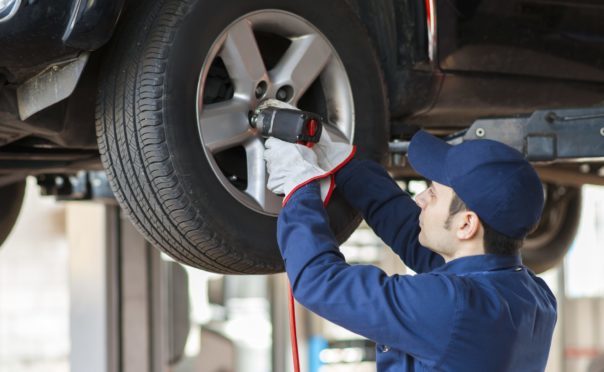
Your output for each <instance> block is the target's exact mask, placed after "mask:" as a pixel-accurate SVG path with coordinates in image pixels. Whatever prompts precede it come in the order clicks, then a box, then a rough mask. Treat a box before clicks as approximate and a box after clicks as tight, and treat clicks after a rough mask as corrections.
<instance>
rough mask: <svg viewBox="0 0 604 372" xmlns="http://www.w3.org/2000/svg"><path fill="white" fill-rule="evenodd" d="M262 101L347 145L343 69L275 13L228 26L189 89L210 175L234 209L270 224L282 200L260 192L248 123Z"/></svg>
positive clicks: (259, 161) (329, 50)
mask: <svg viewBox="0 0 604 372" xmlns="http://www.w3.org/2000/svg"><path fill="white" fill-rule="evenodd" d="M268 98H280V99H281V100H283V101H285V102H288V103H290V104H293V105H295V106H298V107H300V108H301V109H303V110H308V111H314V112H319V113H321V114H322V115H323V116H324V117H325V118H327V120H328V121H329V122H330V124H333V125H334V127H336V128H337V130H338V131H340V132H341V133H342V134H343V135H344V136H345V137H346V138H347V139H348V141H351V139H352V138H353V135H354V103H353V97H352V89H351V87H350V81H349V79H348V76H347V74H346V71H345V68H344V64H343V63H342V61H341V59H340V58H339V56H338V55H337V53H336V51H335V49H334V48H333V46H332V45H331V43H329V41H328V40H327V38H326V37H325V36H324V35H323V34H322V33H321V32H320V31H319V30H318V29H316V28H315V27H314V26H313V25H312V24H310V23H309V22H308V21H306V20H305V19H303V18H301V17H299V16H297V15H295V14H293V13H289V12H285V11H279V10H263V11H257V12H253V13H249V14H247V15H245V16H242V17H241V18H239V19H237V20H236V21H234V22H233V23H231V24H230V25H229V26H228V27H227V28H226V29H225V30H224V31H223V32H222V33H221V34H220V36H219V37H218V38H217V39H216V41H215V42H214V44H213V45H212V47H211V48H210V51H209V53H208V55H207V57H206V60H205V61H204V63H203V65H202V69H201V72H200V75H199V80H198V84H197V126H198V129H199V136H200V139H201V144H202V147H203V150H204V152H205V155H206V157H207V159H208V160H209V162H210V166H211V168H212V170H213V172H214V174H215V175H216V177H217V178H218V180H219V181H220V183H221V184H222V186H223V187H224V188H225V189H226V190H227V191H228V192H229V193H230V194H231V195H232V196H233V197H234V198H235V199H236V200H237V201H239V202H240V203H241V204H243V205H245V206H246V207H248V208H250V209H253V210H254V211H256V212H259V213H262V214H265V215H270V216H276V215H277V214H278V213H279V210H280V209H281V201H282V198H281V197H279V196H276V195H274V194H273V193H272V192H271V191H270V190H268V189H267V188H266V181H267V178H268V174H267V172H266V166H265V163H264V159H263V155H264V140H263V139H262V137H261V136H260V135H259V134H258V133H257V131H256V130H255V129H253V128H251V127H250V125H249V122H248V115H249V113H250V112H251V111H253V110H254V109H255V108H256V107H257V106H258V105H259V103H260V102H262V101H263V100H265V99H268ZM329 130H330V131H331V129H329Z"/></svg>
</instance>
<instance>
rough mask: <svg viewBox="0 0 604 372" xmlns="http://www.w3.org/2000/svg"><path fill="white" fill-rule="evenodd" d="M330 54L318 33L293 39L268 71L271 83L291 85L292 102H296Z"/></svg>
mask: <svg viewBox="0 0 604 372" xmlns="http://www.w3.org/2000/svg"><path fill="white" fill-rule="evenodd" d="M331 54H332V51H331V47H330V46H329V45H328V44H327V43H326V42H325V41H324V40H323V38H322V37H320V36H319V35H314V34H310V35H305V36H302V37H299V38H296V39H294V40H293V41H292V44H291V45H290V46H289V48H288V49H287V51H286V52H285V54H284V55H283V57H282V58H281V60H280V61H279V63H278V64H277V66H275V68H274V69H273V70H272V71H271V73H270V75H271V79H272V81H273V84H274V85H276V86H283V85H285V84H287V85H291V86H292V87H293V88H294V96H293V98H292V102H294V103H295V102H297V101H298V99H300V97H302V96H303V95H304V93H305V92H306V90H307V89H308V87H309V86H310V85H311V84H312V83H313V81H315V79H316V78H317V76H319V74H320V73H321V72H322V71H323V69H324V68H325V66H326V65H327V63H328V62H329V60H330V58H331Z"/></svg>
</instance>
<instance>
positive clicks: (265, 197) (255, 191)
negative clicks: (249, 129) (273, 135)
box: [245, 138, 282, 213]
mask: <svg viewBox="0 0 604 372" xmlns="http://www.w3.org/2000/svg"><path fill="white" fill-rule="evenodd" d="M245 153H246V157H247V188H246V189H245V192H246V193H247V194H248V195H249V196H251V197H252V198H253V199H254V200H256V202H257V203H258V204H259V205H260V206H261V207H262V209H264V210H265V211H266V212H273V213H278V212H279V210H280V209H281V200H282V198H281V197H279V196H277V195H275V194H273V193H272V192H271V191H270V190H268V189H267V188H266V181H267V179H268V173H267V172H266V165H265V163H264V158H263V155H264V145H263V144H262V141H261V140H260V139H259V138H255V139H253V140H251V141H249V142H248V143H247V144H246V145H245Z"/></svg>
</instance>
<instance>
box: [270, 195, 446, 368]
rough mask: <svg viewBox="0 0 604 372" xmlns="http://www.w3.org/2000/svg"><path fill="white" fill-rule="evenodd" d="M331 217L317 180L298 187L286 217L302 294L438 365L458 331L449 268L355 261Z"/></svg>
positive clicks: (311, 305)
mask: <svg viewBox="0 0 604 372" xmlns="http://www.w3.org/2000/svg"><path fill="white" fill-rule="evenodd" d="M327 218H328V217H327V214H326V212H325V209H324V208H323V204H322V202H321V198H320V194H319V189H318V187H317V185H316V183H311V184H309V185H306V186H304V187H302V188H301V189H300V190H298V191H296V193H294V194H293V196H292V198H291V199H290V200H289V201H288V203H287V204H286V205H285V207H284V208H283V210H282V211H281V213H280V215H279V218H278V222H277V238H278V243H279V248H280V250H281V254H282V256H283V259H284V261H285V268H286V271H287V275H288V277H289V280H290V283H291V285H292V289H293V292H294V296H295V298H296V299H297V300H298V301H299V302H300V303H301V304H302V305H304V306H305V307H307V308H308V309H309V310H311V311H313V312H315V313H316V314H318V315H320V316H322V317H324V318H326V319H328V320H330V321H332V322H334V323H336V324H338V325H340V326H342V327H344V328H347V329H349V330H351V331H353V332H355V333H357V334H359V335H362V336H364V337H367V338H369V339H371V340H373V341H375V342H377V343H379V344H385V345H388V346H390V347H394V348H396V349H398V350H401V351H404V352H406V353H409V354H411V355H414V356H416V357H421V358H423V359H424V360H434V363H436V360H435V358H438V357H439V356H441V355H443V353H444V350H445V349H446V347H447V344H448V342H449V340H450V337H451V329H452V327H451V325H452V324H453V320H454V315H455V308H456V307H457V304H456V299H457V296H455V295H454V293H455V289H454V285H455V284H454V283H453V282H452V281H450V278H449V277H447V276H445V275H442V274H434V273H427V274H419V275H416V276H408V275H400V276H399V275H395V276H387V274H386V273H384V272H383V271H382V270H380V269H379V268H377V267H375V266H369V265H354V266H350V265H348V264H347V263H346V262H345V260H344V257H343V256H342V254H341V253H340V252H339V250H338V248H337V247H338V245H337V241H336V240H335V237H334V236H333V233H332V232H331V230H330V229H329V225H328V223H327Z"/></svg>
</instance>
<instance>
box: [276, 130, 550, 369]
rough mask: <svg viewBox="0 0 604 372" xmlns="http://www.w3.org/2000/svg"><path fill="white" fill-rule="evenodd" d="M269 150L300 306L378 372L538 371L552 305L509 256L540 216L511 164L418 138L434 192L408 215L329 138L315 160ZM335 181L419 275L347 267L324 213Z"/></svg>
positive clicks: (393, 193)
mask: <svg viewBox="0 0 604 372" xmlns="http://www.w3.org/2000/svg"><path fill="white" fill-rule="evenodd" d="M266 148H267V150H266V152H265V159H266V161H267V168H268V171H269V174H270V177H269V181H268V187H269V188H270V189H271V190H272V191H273V192H275V193H277V194H285V195H286V197H285V199H284V207H283V209H282V211H281V213H280V215H279V218H278V226H277V235H278V236H277V238H278V243H279V248H280V250H281V253H282V256H283V259H284V262H285V269H286V271H287V275H288V277H289V280H290V283H291V285H292V289H293V292H294V296H295V298H296V299H297V300H298V301H299V302H300V303H301V304H302V305H304V306H305V307H307V308H308V309H310V310H311V311H313V312H315V313H317V314H318V315H320V316H322V317H324V318H326V319H328V320H330V321H332V322H334V323H336V324H339V325H341V326H342V327H344V328H347V329H349V330H351V331H353V332H355V333H357V334H360V335H362V336H365V337H367V338H369V339H371V340H373V341H375V342H376V344H377V366H378V370H379V371H480V372H487V371H488V372H495V371H522V372H525V371H526V372H528V371H543V370H544V369H545V365H546V362H547V356H548V352H549V348H550V344H551V338H552V332H553V329H554V325H555V322H556V300H555V298H554V296H553V294H552V293H551V291H550V290H549V288H548V287H547V285H546V284H545V283H544V282H543V280H541V279H540V278H538V277H536V276H535V275H534V274H533V273H532V272H530V271H529V270H527V268H526V267H525V266H523V265H522V262H521V259H520V256H519V252H518V250H519V248H520V246H521V244H522V241H523V239H524V238H525V236H526V235H527V234H528V233H529V232H530V231H531V229H532V228H533V227H534V226H535V225H536V224H537V222H538V220H539V217H540V215H541V212H542V209H543V189H542V186H541V182H540V180H539V178H538V177H537V175H536V173H535V171H534V169H533V168H532V167H531V165H530V164H529V163H528V162H527V161H526V160H525V159H524V158H523V156H522V155H521V154H520V153H518V152H517V151H516V150H514V149H512V148H510V147H508V146H506V145H504V144H501V143H499V142H495V141H490V140H476V141H467V142H464V143H462V144H460V145H457V146H450V145H449V144H447V143H446V142H444V141H442V140H440V139H438V138H436V137H434V136H432V135H430V134H428V133H426V132H423V131H420V132H418V133H417V134H416V135H415V136H414V137H413V139H412V141H411V144H410V147H409V153H408V158H409V161H410V163H411V165H412V166H413V167H414V169H415V170H416V171H417V172H418V173H419V174H421V175H422V176H424V177H426V178H427V179H428V180H430V181H431V183H430V186H429V187H428V189H427V190H426V191H424V192H422V193H421V194H419V195H418V196H417V197H416V199H415V201H413V200H412V199H411V198H410V197H409V195H408V194H407V193H405V192H404V191H402V190H401V189H400V188H399V187H398V186H397V184H396V183H395V182H394V181H393V180H392V178H391V177H390V176H389V175H388V173H387V172H386V171H385V170H384V168H383V167H381V166H380V165H379V164H377V163H375V162H372V161H368V160H359V159H356V158H354V156H353V155H354V151H355V149H354V147H352V146H350V145H348V144H344V143H339V142H333V141H332V140H331V138H330V136H329V134H328V133H327V132H326V131H324V134H323V135H322V138H321V141H320V142H319V144H317V145H316V146H315V147H314V148H313V149H312V150H311V149H309V148H307V147H304V146H300V145H295V144H291V143H286V142H283V141H280V140H278V139H274V138H271V139H269V140H267V142H266ZM333 180H335V185H336V186H337V188H338V190H339V192H340V193H341V194H342V195H343V196H344V197H345V198H346V199H347V200H348V202H349V203H350V204H351V205H352V206H354V207H355V208H356V209H357V210H359V211H360V213H361V214H362V215H363V217H364V219H365V220H366V221H367V223H368V224H369V225H370V226H371V227H372V229H373V230H374V231H375V232H376V234H377V235H378V236H380V238H381V239H382V240H383V241H384V242H385V243H386V244H387V245H388V246H390V247H391V248H392V249H393V250H394V252H396V253H397V254H398V255H399V256H400V258H401V259H402V260H403V261H404V262H405V264H406V265H407V266H409V267H410V268H411V269H413V270H414V271H415V272H417V275H414V276H411V275H394V276H388V275H386V274H385V273H384V272H383V271H382V270H380V269H379V268H377V267H374V266H370V265H354V266H351V265H348V264H347V263H346V262H345V260H344V257H343V256H342V254H341V253H340V252H339V250H338V244H337V242H336V239H335V238H334V235H333V233H332V232H331V231H330V229H329V225H328V217H327V214H326V212H325V209H324V203H325V202H326V200H327V199H328V198H329V195H330V193H331V189H332V187H329V184H330V183H331V182H332V181H333ZM322 199H324V200H322Z"/></svg>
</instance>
